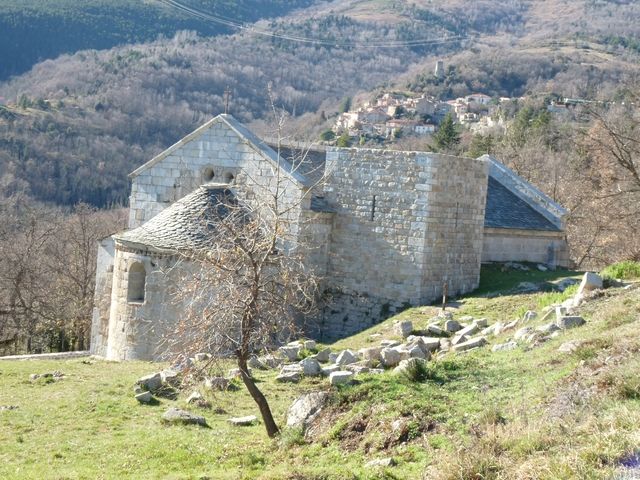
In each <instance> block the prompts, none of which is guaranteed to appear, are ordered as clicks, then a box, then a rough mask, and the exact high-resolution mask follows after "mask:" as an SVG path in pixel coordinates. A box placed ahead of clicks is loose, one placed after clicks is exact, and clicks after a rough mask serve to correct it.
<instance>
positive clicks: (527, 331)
mask: <svg viewBox="0 0 640 480" xmlns="http://www.w3.org/2000/svg"><path fill="white" fill-rule="evenodd" d="M532 332H533V328H531V327H523V328H521V329H520V330H518V331H517V332H516V333H515V334H514V335H513V338H514V339H515V340H521V339H523V338H524V337H526V336H527V335H529V334H530V333H532Z"/></svg>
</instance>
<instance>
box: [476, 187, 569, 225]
mask: <svg viewBox="0 0 640 480" xmlns="http://www.w3.org/2000/svg"><path fill="white" fill-rule="evenodd" d="M484 226H485V227H491V228H512V229H523V230H544V231H549V232H559V231H560V229H559V228H558V227H556V226H555V225H554V224H553V223H551V222H550V221H549V220H547V219H546V218H545V217H544V216H542V215H541V214H540V213H538V212H537V211H535V210H534V209H533V208H532V207H531V206H530V205H529V204H528V203H527V202H525V201H524V200H522V199H520V197H518V196H517V195H515V194H514V193H513V192H511V190H509V189H508V188H507V187H505V186H504V185H502V184H501V183H500V182H498V181H497V180H496V179H494V178H492V177H491V176H489V185H488V188H487V206H486V212H485V215H484Z"/></svg>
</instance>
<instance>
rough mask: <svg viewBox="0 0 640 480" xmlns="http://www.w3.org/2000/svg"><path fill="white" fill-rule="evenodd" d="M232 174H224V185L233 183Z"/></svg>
mask: <svg viewBox="0 0 640 480" xmlns="http://www.w3.org/2000/svg"><path fill="white" fill-rule="evenodd" d="M233 178H234V177H233V173H231V172H225V174H224V183H233Z"/></svg>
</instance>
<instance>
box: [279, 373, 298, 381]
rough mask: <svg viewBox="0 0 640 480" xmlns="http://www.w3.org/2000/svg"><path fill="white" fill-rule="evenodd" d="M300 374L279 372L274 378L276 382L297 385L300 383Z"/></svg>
mask: <svg viewBox="0 0 640 480" xmlns="http://www.w3.org/2000/svg"><path fill="white" fill-rule="evenodd" d="M300 376H301V375H300V372H281V373H280V375H278V376H277V377H276V382H280V383H298V382H299V381H300Z"/></svg>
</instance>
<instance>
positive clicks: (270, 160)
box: [129, 116, 310, 228]
mask: <svg viewBox="0 0 640 480" xmlns="http://www.w3.org/2000/svg"><path fill="white" fill-rule="evenodd" d="M277 163H278V159H277V155H276V154H275V152H273V150H271V149H270V148H269V147H267V146H266V145H264V144H262V143H261V142H260V140H259V139H257V138H256V137H255V136H253V134H251V132H249V131H248V130H246V129H245V128H244V127H243V126H242V125H240V124H238V123H237V122H235V120H233V119H232V118H231V117H226V116H219V117H216V118H215V119H213V120H211V121H210V122H208V123H206V124H205V125H203V126H202V127H200V128H199V129H197V130H196V131H195V132H193V133H191V134H190V135H187V136H186V137H185V138H183V139H182V140H180V142H178V143H177V144H176V145H174V146H172V147H171V148H169V149H167V150H166V151H165V152H163V153H162V154H160V155H158V156H157V157H155V158H154V159H152V160H151V161H150V162H148V163H147V164H145V165H143V166H142V167H140V168H139V169H138V170H136V171H134V172H133V173H132V174H131V177H132V187H131V197H130V199H129V228H135V227H138V226H140V225H142V224H143V223H145V222H146V221H148V220H150V219H151V218H153V217H154V216H156V215H157V214H158V213H160V212H161V211H162V210H164V209H165V208H167V207H168V206H169V205H171V204H172V203H174V202H175V201H177V200H179V199H180V198H182V197H184V196H185V195H187V194H189V193H191V192H192V191H193V190H194V189H195V188H197V187H198V186H200V185H203V184H205V183H230V184H233V186H234V189H237V190H238V191H241V195H240V197H241V198H242V199H243V200H247V201H249V202H251V201H254V200H255V201H254V202H253V203H254V206H255V207H256V208H259V207H261V206H264V205H265V204H267V203H268V198H267V197H268V196H269V195H272V194H273V192H275V191H276V189H278V190H279V192H280V194H279V200H280V201H281V202H282V205H285V204H287V203H289V204H301V206H303V207H308V205H309V201H310V199H309V192H308V189H307V188H306V187H305V186H304V185H303V184H302V182H301V177H300V176H299V175H296V173H295V172H292V173H290V174H289V173H286V170H287V169H286V168H284V169H282V170H280V171H279V170H278V168H277ZM271 203H272V202H271ZM298 215H299V211H292V212H290V218H291V219H296V218H297V216H298Z"/></svg>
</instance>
